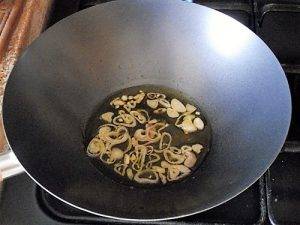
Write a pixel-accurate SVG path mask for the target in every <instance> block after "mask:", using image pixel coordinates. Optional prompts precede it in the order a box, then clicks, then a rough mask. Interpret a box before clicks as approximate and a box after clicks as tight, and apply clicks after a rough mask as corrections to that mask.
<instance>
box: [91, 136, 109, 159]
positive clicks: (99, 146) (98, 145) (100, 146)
mask: <svg viewBox="0 0 300 225" xmlns="http://www.w3.org/2000/svg"><path fill="white" fill-rule="evenodd" d="M104 151H105V145H104V143H103V141H102V140H100V139H98V138H93V140H92V141H91V142H90V143H89V146H88V147H87V154H88V156H90V157H97V156H99V155H100V154H101V153H102V152H104Z"/></svg>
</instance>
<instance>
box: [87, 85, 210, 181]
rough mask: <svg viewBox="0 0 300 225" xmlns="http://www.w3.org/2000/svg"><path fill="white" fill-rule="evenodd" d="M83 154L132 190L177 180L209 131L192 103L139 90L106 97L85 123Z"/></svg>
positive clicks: (160, 91) (170, 93)
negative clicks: (84, 148) (134, 186)
mask: <svg viewBox="0 0 300 225" xmlns="http://www.w3.org/2000/svg"><path fill="white" fill-rule="evenodd" d="M86 137H87V138H86V140H85V141H86V151H87V154H88V156H90V159H91V160H92V163H93V164H94V165H95V166H96V168H98V169H99V170H100V171H101V173H103V174H105V175H108V176H110V177H112V178H113V179H114V180H116V181H118V182H121V183H124V184H128V185H137V186H144V187H146V186H153V185H155V186H157V185H159V186H161V185H166V184H171V183H174V182H179V181H182V180H184V179H186V178H188V177H190V175H191V174H192V173H193V172H194V171H195V170H196V169H197V168H198V167H199V165H200V164H201V162H202V161H203V160H204V158H205V155H206V154H207V153H208V151H209V149H210V142H211V127H210V124H209V121H208V120H207V118H206V117H205V116H204V112H203V111H202V110H201V108H200V107H199V105H198V104H197V101H195V100H194V99H192V98H191V97H189V96H187V95H185V94H183V93H182V92H179V91H176V90H174V89H171V88H166V87H162V86H156V85H155V86H154V85H143V86H136V87H130V88H126V89H123V90H120V91H118V92H116V93H114V94H113V95H111V96H109V97H107V98H106V99H105V100H104V101H103V102H102V104H101V106H100V107H99V108H97V109H96V110H95V113H94V114H93V115H92V117H91V118H90V120H89V122H88V125H87V129H86Z"/></svg>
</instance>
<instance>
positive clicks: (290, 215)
mask: <svg viewBox="0 0 300 225" xmlns="http://www.w3.org/2000/svg"><path fill="white" fill-rule="evenodd" d="M104 2H108V1H107V0H81V1H79V0H69V1H67V0H60V1H56V2H55V5H54V8H53V10H52V13H51V15H50V18H49V22H48V27H49V26H51V25H52V24H54V23H56V22H58V21H59V20H61V19H63V18H64V17H66V16H68V15H70V14H72V13H75V12H77V11H79V10H83V9H85V8H88V7H91V6H94V5H96V4H101V3H104ZM187 2H194V3H196V4H201V5H205V6H208V7H211V8H214V9H216V10H219V11H221V12H223V13H225V14H227V15H229V16H231V17H233V18H235V19H236V20H238V21H240V22H241V23H243V24H244V25H245V26H247V27H248V28H249V29H251V30H252V31H253V32H255V33H256V34H257V35H258V36H259V37H261V38H262V39H263V40H264V41H265V42H266V44H267V45H268V46H269V47H270V48H271V49H272V50H273V52H274V53H275V55H276V56H277V57H278V59H279V61H280V62H281V64H282V67H283V68H284V70H285V73H286V76H287V78H288V81H289V85H290V90H291V95H292V101H293V112H292V122H291V127H290V131H289V134H288V138H287V140H286V143H285V145H284V147H283V149H282V151H281V153H280V155H279V156H278V157H277V159H276V161H275V162H274V163H273V164H272V166H271V167H270V169H269V170H268V171H267V172H266V173H265V174H264V175H263V176H262V177H261V178H260V179H259V180H258V181H257V182H256V183H255V184H253V185H252V186H251V187H250V188H248V189H247V190H246V191H244V192H243V193H241V194H240V195H238V196H236V197H235V198H233V199H232V200H230V201H228V202H226V203H225V204H222V205H220V206H218V207H216V208H213V209H211V210H209V211H206V212H203V213H199V214H196V215H194V216H189V217H185V218H182V219H177V220H171V221H164V222H151V223H150V222H147V223H146V222H145V224H172V225H173V224H174V225H177V224H178V225H179V224H180V225H181V224H185V225H188V224H199V225H202V224H203V225H204V224H205V225H210V224H214V225H218V224H219V225H221V224H227V225H229V224H235V225H238V224H261V225H266V224H283V225H286V224H291V225H297V224H300V175H299V174H300V43H299V40H300V25H299V24H300V1H299V0H282V1H279V0H203V1H202V0H194V1H191V0H190V1H187ZM187 4H188V3H187ZM225 191H226V190H224V192H225ZM0 212H1V213H0V224H5V225H10V224H15V225H20V224H22V225H23V224H43V225H48V224H49V225H50V224H51V225H52V224H121V223H122V224H133V222H126V221H124V222H122V221H116V220H112V219H107V218H103V217H98V216H93V215H91V214H87V213H85V212H82V211H79V210H77V209H75V208H72V207H71V206H68V205H66V204H65V203H63V202H61V201H59V200H57V199H56V198H54V197H52V196H51V195H49V194H48V193H47V192H45V191H43V190H42V189H41V188H40V187H38V186H37V185H36V184H35V183H34V182H33V181H32V180H31V179H30V178H29V177H28V176H27V175H26V174H21V175H18V176H15V177H12V178H9V179H7V180H5V181H4V184H3V185H2V187H0ZM140 224H141V223H140ZM142 224H143V223H142Z"/></svg>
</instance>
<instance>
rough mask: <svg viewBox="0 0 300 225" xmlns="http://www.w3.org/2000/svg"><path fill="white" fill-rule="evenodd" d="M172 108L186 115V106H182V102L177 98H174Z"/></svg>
mask: <svg viewBox="0 0 300 225" xmlns="http://www.w3.org/2000/svg"><path fill="white" fill-rule="evenodd" d="M171 106H172V108H173V109H175V110H176V111H177V112H180V113H184V112H185V111H186V108H185V106H184V105H183V104H182V102H181V101H179V100H178V99H176V98H173V99H172V100H171Z"/></svg>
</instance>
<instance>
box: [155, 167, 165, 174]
mask: <svg viewBox="0 0 300 225" xmlns="http://www.w3.org/2000/svg"><path fill="white" fill-rule="evenodd" d="M152 170H154V171H155V172H158V173H165V172H166V169H165V168H162V167H160V166H152Z"/></svg>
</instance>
